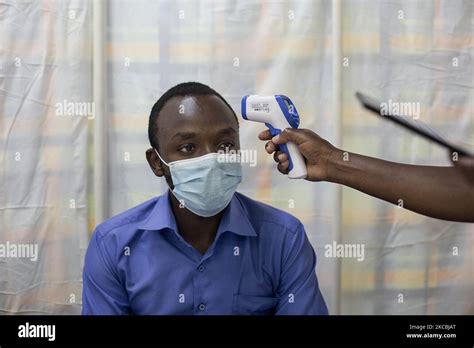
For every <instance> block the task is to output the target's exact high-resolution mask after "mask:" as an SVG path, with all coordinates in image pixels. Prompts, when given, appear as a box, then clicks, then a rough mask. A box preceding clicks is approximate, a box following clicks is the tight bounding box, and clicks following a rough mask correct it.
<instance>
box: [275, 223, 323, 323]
mask: <svg viewBox="0 0 474 348" xmlns="http://www.w3.org/2000/svg"><path fill="white" fill-rule="evenodd" d="M290 239H292V240H291V242H289V243H286V244H287V246H286V247H284V252H283V255H286V256H285V259H284V260H283V266H282V271H281V278H280V284H279V287H278V290H277V295H278V297H279V298H280V300H279V303H278V305H277V307H276V310H275V314H276V315H326V314H328V309H327V307H326V303H325V302H324V298H323V296H322V294H321V291H320V290H319V286H318V279H317V277H316V254H315V252H314V250H313V247H312V246H311V244H310V242H309V240H308V237H307V236H306V232H305V230H304V227H303V225H302V224H301V223H299V225H298V227H297V229H296V231H295V234H294V235H293V236H292V237H291V238H290Z"/></svg>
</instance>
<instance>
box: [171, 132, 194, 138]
mask: <svg viewBox="0 0 474 348" xmlns="http://www.w3.org/2000/svg"><path fill="white" fill-rule="evenodd" d="M195 137H196V133H195V132H178V133H176V134H175V135H173V137H172V139H174V138H180V139H182V140H186V139H192V138H195Z"/></svg>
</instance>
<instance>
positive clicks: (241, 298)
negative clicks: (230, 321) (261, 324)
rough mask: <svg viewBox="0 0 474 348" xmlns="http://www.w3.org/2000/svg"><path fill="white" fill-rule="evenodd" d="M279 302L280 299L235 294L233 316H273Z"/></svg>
mask: <svg viewBox="0 0 474 348" xmlns="http://www.w3.org/2000/svg"><path fill="white" fill-rule="evenodd" d="M278 301H279V298H278V297H266V296H253V295H243V294H234V298H233V302H232V314H238V315H273V314H274V312H275V308H276V306H277V305H278Z"/></svg>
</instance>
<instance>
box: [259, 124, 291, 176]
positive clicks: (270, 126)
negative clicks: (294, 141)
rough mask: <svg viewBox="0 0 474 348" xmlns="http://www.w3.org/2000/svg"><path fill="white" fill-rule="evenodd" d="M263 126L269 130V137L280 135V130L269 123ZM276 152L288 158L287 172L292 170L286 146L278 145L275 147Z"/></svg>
mask: <svg viewBox="0 0 474 348" xmlns="http://www.w3.org/2000/svg"><path fill="white" fill-rule="evenodd" d="M265 126H267V127H268V129H269V130H270V135H271V136H272V137H274V136H275V135H278V134H280V133H281V129H278V128H274V127H273V126H272V125H271V124H270V123H265ZM277 150H280V151H282V152H284V153H286V156H287V157H288V162H289V164H288V171H289V172H290V171H291V170H292V169H293V161H292V159H291V156H290V152H289V151H288V146H286V144H280V145H278V146H277Z"/></svg>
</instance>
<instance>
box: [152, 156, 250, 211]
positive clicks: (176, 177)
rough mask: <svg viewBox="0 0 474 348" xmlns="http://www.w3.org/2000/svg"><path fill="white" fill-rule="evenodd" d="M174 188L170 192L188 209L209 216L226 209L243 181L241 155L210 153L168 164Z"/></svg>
mask: <svg viewBox="0 0 474 348" xmlns="http://www.w3.org/2000/svg"><path fill="white" fill-rule="evenodd" d="M154 150H155V152H156V154H157V155H158V157H159V158H160V160H161V161H162V162H163V163H164V164H165V165H166V166H168V167H169V169H170V173H171V179H172V181H173V185H174V189H173V190H172V191H171V192H172V193H173V195H174V196H175V197H176V199H177V200H178V201H179V202H180V203H181V204H183V205H184V207H185V208H187V209H188V210H190V211H192V212H193V213H194V214H196V215H199V216H203V217H209V216H214V215H216V214H217V213H219V212H221V211H222V210H224V208H225V207H227V205H228V204H229V202H230V201H231V199H232V197H233V196H234V193H235V190H236V189H237V185H239V183H240V182H241V181H242V168H241V165H240V158H238V157H236V156H235V155H231V154H220V153H215V152H213V153H208V154H207V155H204V156H201V157H194V158H190V159H185V160H179V161H173V162H170V163H167V162H166V161H164V160H163V158H162V157H161V156H160V154H159V153H158V151H157V150H156V149H154Z"/></svg>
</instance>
